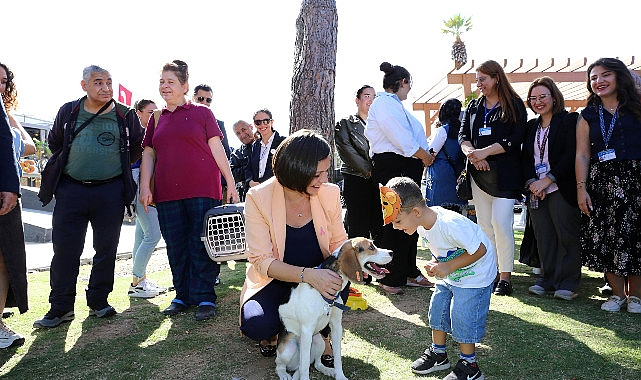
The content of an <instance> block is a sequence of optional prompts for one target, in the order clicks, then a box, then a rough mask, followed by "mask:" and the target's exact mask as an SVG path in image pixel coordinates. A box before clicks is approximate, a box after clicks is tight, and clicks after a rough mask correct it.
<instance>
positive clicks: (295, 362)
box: [276, 238, 392, 380]
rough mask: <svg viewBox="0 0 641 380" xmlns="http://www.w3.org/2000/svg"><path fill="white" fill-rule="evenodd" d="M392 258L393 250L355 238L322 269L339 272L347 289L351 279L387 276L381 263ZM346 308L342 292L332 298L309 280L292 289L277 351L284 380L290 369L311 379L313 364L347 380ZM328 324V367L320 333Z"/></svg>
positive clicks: (281, 311) (282, 312) (284, 308)
mask: <svg viewBox="0 0 641 380" xmlns="http://www.w3.org/2000/svg"><path fill="white" fill-rule="evenodd" d="M391 260H392V252H391V251H389V250H386V249H380V248H377V247H376V246H375V245H374V243H373V242H372V241H371V240H369V239H365V238H353V239H349V240H347V241H345V243H343V244H342V245H341V246H340V247H339V248H338V249H337V250H336V251H334V252H333V253H332V254H331V255H330V256H329V257H328V258H327V259H326V260H325V261H324V262H323V263H322V264H321V265H320V266H319V268H322V269H331V270H333V271H335V272H336V273H338V274H339V275H340V276H341V277H342V278H343V285H342V287H341V289H343V288H345V286H346V285H347V282H348V281H351V282H353V283H362V282H363V279H364V277H365V276H372V277H374V278H375V279H381V278H383V277H385V275H386V274H387V273H389V271H388V270H387V269H385V268H382V267H381V266H382V265H385V264H387V263H389V262H390V261H391ZM344 309H349V308H348V307H346V306H345V305H343V301H342V299H341V298H340V297H339V296H338V295H337V297H336V299H334V300H329V299H327V298H325V297H323V296H322V295H321V294H320V293H319V292H318V291H317V290H316V289H314V288H313V287H312V286H311V285H309V284H306V283H300V284H298V285H297V286H296V287H295V288H293V289H292V293H291V296H290V298H289V301H288V302H287V303H284V304H282V305H281V306H280V307H279V308H278V312H279V314H280V319H281V320H282V321H283V324H284V325H285V333H284V334H281V337H280V339H279V340H280V341H279V344H278V350H277V353H276V373H277V374H278V377H279V378H280V380H291V379H292V376H291V375H290V374H289V373H287V371H294V372H295V373H294V377H293V378H294V379H301V380H307V379H309V366H310V364H312V363H313V364H314V367H315V368H316V369H317V370H318V371H320V372H322V373H323V374H325V375H327V376H331V377H334V378H335V379H339V380H347V378H346V377H345V374H344V373H343V365H342V361H341V338H342V336H343V326H342V318H343V310H344ZM328 324H329V325H330V327H331V330H332V333H331V342H332V348H333V354H334V368H327V367H325V366H324V365H323V364H322V363H321V355H322V354H323V351H324V350H325V341H324V340H323V338H322V337H321V335H320V334H319V332H320V331H321V330H322V329H323V328H325V326H327V325H328Z"/></svg>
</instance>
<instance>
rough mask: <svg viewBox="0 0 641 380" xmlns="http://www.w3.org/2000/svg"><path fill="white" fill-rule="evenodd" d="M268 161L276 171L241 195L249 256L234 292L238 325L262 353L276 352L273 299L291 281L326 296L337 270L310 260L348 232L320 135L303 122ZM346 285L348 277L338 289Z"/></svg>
mask: <svg viewBox="0 0 641 380" xmlns="http://www.w3.org/2000/svg"><path fill="white" fill-rule="evenodd" d="M273 169H274V177H273V178H271V179H270V180H268V181H266V182H264V183H262V184H261V185H259V186H256V187H253V188H251V189H250V190H249V192H248V193H247V198H246V200H245V223H246V234H247V251H248V252H249V263H250V264H249V266H248V267H247V277H246V279H245V284H244V285H243V289H242V292H241V294H240V305H241V310H240V329H241V331H242V333H243V334H244V335H246V336H247V337H249V338H251V339H253V340H256V341H259V347H260V351H261V354H262V355H263V356H274V355H275V354H276V341H277V336H278V333H279V332H280V331H281V329H282V323H281V321H280V318H279V316H278V306H279V305H280V304H281V303H284V302H286V301H287V299H289V294H290V292H291V288H292V287H293V286H294V285H295V284H296V283H300V282H306V283H308V284H310V285H311V286H313V287H314V288H315V289H316V290H318V291H319V292H320V293H321V294H322V295H323V296H325V297H326V298H329V299H334V297H336V295H337V294H338V293H339V292H341V284H342V280H341V278H340V276H339V275H338V274H336V273H334V272H332V271H331V270H328V269H317V268H316V267H317V266H318V265H319V264H321V263H322V262H323V260H324V259H325V258H327V257H328V256H329V255H330V254H331V253H332V252H333V251H334V250H335V249H336V248H338V247H340V245H341V244H342V243H343V242H344V241H345V240H347V234H346V233H345V228H344V227H343V221H342V210H341V204H340V198H339V196H340V192H339V188H338V187H337V186H336V185H333V184H329V183H327V181H328V177H327V172H328V170H329V169H330V147H329V145H328V144H327V142H326V141H325V140H324V139H323V137H321V136H320V135H319V134H317V133H315V132H311V131H308V130H300V131H298V132H296V133H294V134H292V135H291V136H289V137H288V138H287V139H285V141H283V142H282V143H281V145H280V146H279V147H278V149H277V150H276V154H275V155H274V162H273ZM348 293H349V285H348V286H347V287H346V288H345V289H343V290H342V292H341V297H342V298H343V299H344V300H346V299H347V295H348ZM323 335H325V334H323Z"/></svg>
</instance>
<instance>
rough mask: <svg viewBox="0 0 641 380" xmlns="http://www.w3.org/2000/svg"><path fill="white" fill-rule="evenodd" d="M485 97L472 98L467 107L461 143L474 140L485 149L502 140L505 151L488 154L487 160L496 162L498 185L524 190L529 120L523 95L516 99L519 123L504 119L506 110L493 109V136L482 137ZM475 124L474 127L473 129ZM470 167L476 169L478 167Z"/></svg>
mask: <svg viewBox="0 0 641 380" xmlns="http://www.w3.org/2000/svg"><path fill="white" fill-rule="evenodd" d="M484 101H485V96H482V97H480V98H479V99H475V100H472V101H471V102H470V103H469V104H468V105H467V108H466V109H465V113H464V114H463V122H462V123H461V129H460V131H459V144H460V143H462V142H463V141H470V142H471V143H472V146H474V148H476V149H481V148H485V147H487V146H490V145H492V144H494V143H499V144H500V145H501V146H502V147H503V149H504V150H505V153H501V154H496V155H492V156H488V158H487V161H488V162H491V161H495V162H496V170H497V172H498V188H499V189H500V190H505V191H513V192H517V193H520V192H521V189H522V188H523V181H522V180H521V145H522V144H523V138H524V136H525V124H526V123H527V111H526V110H525V105H523V101H522V100H521V99H520V98H514V99H512V102H513V104H514V108H515V110H516V112H517V122H516V123H512V122H507V123H506V122H503V121H502V120H501V116H502V109H501V108H500V107H499V109H498V111H497V112H492V113H491V114H490V115H489V118H488V124H489V125H491V126H492V135H490V136H479V128H481V127H482V126H483V116H484V113H485V108H483V104H484V103H483V102H484ZM470 126H471V129H470ZM469 167H471V168H472V170H474V166H473V165H470V166H469Z"/></svg>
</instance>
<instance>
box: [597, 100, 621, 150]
mask: <svg viewBox="0 0 641 380" xmlns="http://www.w3.org/2000/svg"><path fill="white" fill-rule="evenodd" d="M617 116H619V106H617V108H616V109H615V110H614V115H612V121H610V128H608V132H607V134H606V132H605V122H604V121H603V105H601V104H599V122H600V124H601V136H602V137H603V142H604V143H605V149H608V142H609V141H610V137H612V131H613V130H614V125H615V124H616V122H617Z"/></svg>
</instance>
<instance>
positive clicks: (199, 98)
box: [196, 96, 211, 104]
mask: <svg viewBox="0 0 641 380" xmlns="http://www.w3.org/2000/svg"><path fill="white" fill-rule="evenodd" d="M196 99H198V101H199V102H202V101H203V100H204V101H206V102H207V104H211V98H205V97H204V96H199V97H197V98H196Z"/></svg>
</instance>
